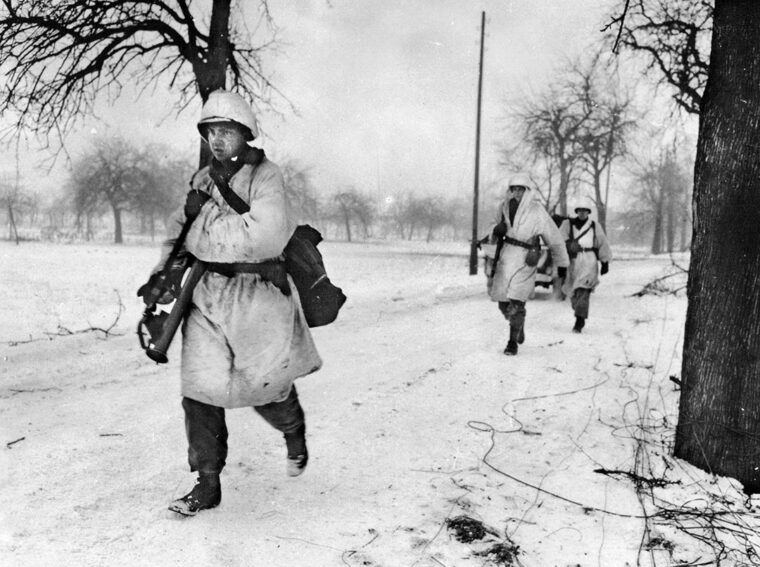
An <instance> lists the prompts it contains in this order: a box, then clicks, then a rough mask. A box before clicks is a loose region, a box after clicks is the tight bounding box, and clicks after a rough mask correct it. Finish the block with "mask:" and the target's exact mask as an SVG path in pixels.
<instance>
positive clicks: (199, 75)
mask: <svg viewBox="0 0 760 567" xmlns="http://www.w3.org/2000/svg"><path fill="white" fill-rule="evenodd" d="M231 1H232V0H214V2H213V4H212V7H211V23H210V24H209V36H210V37H209V52H208V53H197V54H196V56H195V59H194V60H193V72H194V73H195V82H196V83H197V85H198V92H199V93H200V95H201V100H202V101H203V102H204V103H205V102H206V100H207V99H208V95H210V94H211V93H212V92H213V91H215V90H217V89H223V88H225V87H226V84H227V81H226V78H227V67H228V65H229V63H230V32H229V26H230V4H231ZM209 163H211V149H210V148H209V147H208V144H207V143H206V142H205V141H203V140H201V142H200V151H199V157H198V166H199V167H203V166H205V165H207V164H209Z"/></svg>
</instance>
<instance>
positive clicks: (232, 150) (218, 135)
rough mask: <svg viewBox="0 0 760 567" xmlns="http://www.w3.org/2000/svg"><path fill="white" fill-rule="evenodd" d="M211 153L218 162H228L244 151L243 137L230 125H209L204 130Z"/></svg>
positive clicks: (241, 133) (238, 129) (239, 131)
mask: <svg viewBox="0 0 760 567" xmlns="http://www.w3.org/2000/svg"><path fill="white" fill-rule="evenodd" d="M206 136H207V137H208V145H209V146H210V147H211V153H212V154H213V155H214V157H215V158H216V159H217V160H219V161H226V160H229V159H231V158H233V157H235V156H237V155H240V153H241V152H242V151H243V149H245V146H246V144H245V136H244V135H243V132H241V130H240V128H237V127H235V126H234V125H232V124H211V125H210V126H208V129H207V130H206Z"/></svg>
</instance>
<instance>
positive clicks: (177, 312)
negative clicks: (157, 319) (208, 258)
mask: <svg viewBox="0 0 760 567" xmlns="http://www.w3.org/2000/svg"><path fill="white" fill-rule="evenodd" d="M205 272H206V264H205V263H204V262H201V261H200V260H195V261H194V262H193V263H192V265H191V266H190V269H189V270H188V273H187V277H186V278H185V283H184V284H183V285H182V290H181V291H180V293H179V295H178V296H177V299H176V300H175V301H174V305H173V306H172V309H171V311H170V312H169V315H168V317H166V320H165V321H164V322H163V325H161V332H160V335H159V336H158V337H157V338H156V339H155V340H153V338H154V337H151V340H150V342H149V343H148V345H147V346H146V348H145V354H147V355H148V358H150V359H151V360H153V361H155V362H158V363H159V364H163V363H165V362H168V360H169V358H168V357H167V356H166V352H167V351H168V350H169V345H171V343H172V339H174V335H175V334H176V333H177V329H179V325H180V323H181V322H182V318H183V317H184V315H185V311H186V310H187V307H188V306H189V305H190V301H191V300H192V298H193V290H194V289H195V286H196V285H198V282H199V281H200V279H201V277H202V276H203V274H204V273H205Z"/></svg>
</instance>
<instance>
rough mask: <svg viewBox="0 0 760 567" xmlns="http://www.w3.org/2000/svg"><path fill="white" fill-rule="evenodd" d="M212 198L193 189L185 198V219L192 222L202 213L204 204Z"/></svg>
mask: <svg viewBox="0 0 760 567" xmlns="http://www.w3.org/2000/svg"><path fill="white" fill-rule="evenodd" d="M210 198H211V195H209V194H208V193H205V192H203V191H199V190H198V189H192V190H191V191H190V192H189V193H188V194H187V197H186V198H185V217H186V218H187V220H189V221H192V220H195V218H196V217H197V216H198V215H199V214H200V213H201V207H203V204H204V203H205V202H206V201H208V200H209V199H210Z"/></svg>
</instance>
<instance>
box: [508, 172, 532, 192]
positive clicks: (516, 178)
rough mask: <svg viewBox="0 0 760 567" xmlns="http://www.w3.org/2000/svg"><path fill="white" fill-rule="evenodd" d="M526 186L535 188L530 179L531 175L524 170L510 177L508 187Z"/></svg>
mask: <svg viewBox="0 0 760 567" xmlns="http://www.w3.org/2000/svg"><path fill="white" fill-rule="evenodd" d="M513 186H518V187H525V188H526V189H533V181H531V179H530V175H528V174H527V173H525V172H524V171H521V172H519V173H515V174H514V175H512V177H510V178H509V185H508V187H513Z"/></svg>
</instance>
